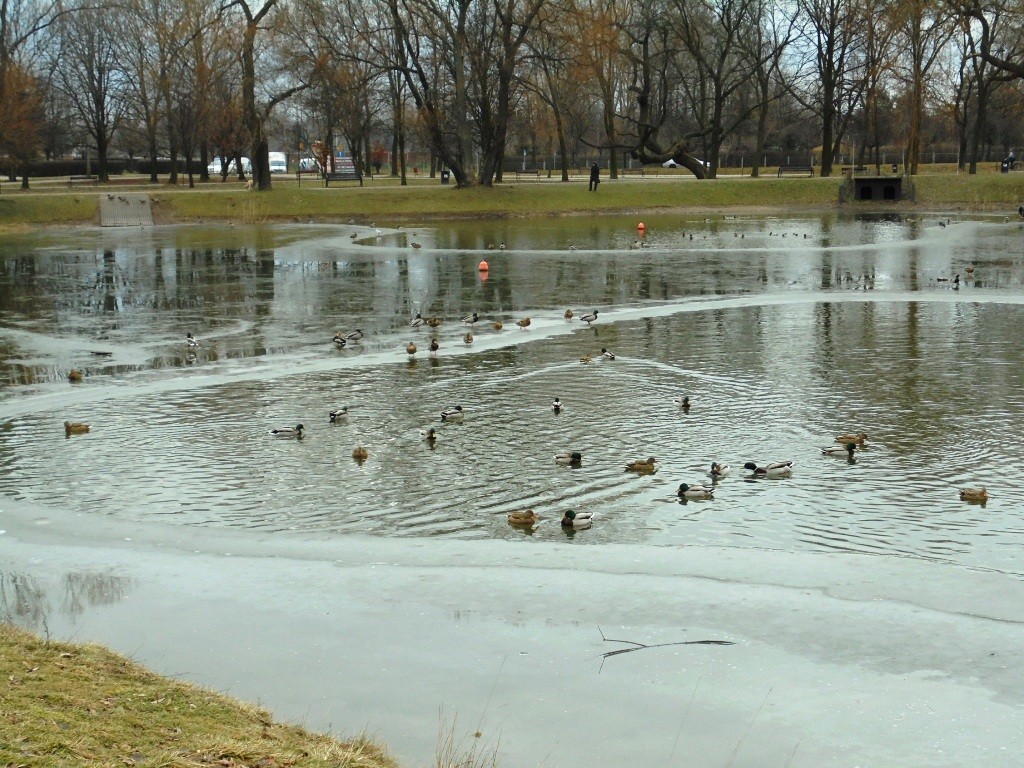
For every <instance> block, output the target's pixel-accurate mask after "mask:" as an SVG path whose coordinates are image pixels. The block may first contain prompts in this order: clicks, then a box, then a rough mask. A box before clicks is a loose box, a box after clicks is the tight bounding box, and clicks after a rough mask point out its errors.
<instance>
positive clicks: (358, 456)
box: [352, 445, 370, 461]
mask: <svg viewBox="0 0 1024 768" xmlns="http://www.w3.org/2000/svg"><path fill="white" fill-rule="evenodd" d="M369 457H370V452H369V451H368V450H366V449H365V448H364V447H363V446H361V445H357V446H356V447H355V448H353V449H352V458H353V459H355V460H356V461H366V460H367V459H368V458H369Z"/></svg>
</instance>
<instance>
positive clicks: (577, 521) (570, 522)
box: [562, 509, 594, 528]
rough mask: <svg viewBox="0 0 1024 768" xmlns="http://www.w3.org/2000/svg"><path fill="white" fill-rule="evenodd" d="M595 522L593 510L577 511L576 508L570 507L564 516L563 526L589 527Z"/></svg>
mask: <svg viewBox="0 0 1024 768" xmlns="http://www.w3.org/2000/svg"><path fill="white" fill-rule="evenodd" d="M593 524H594V513H593V512H577V511H576V510H574V509H570V510H569V511H568V512H566V513H565V514H564V515H563V516H562V527H563V528H589V527H590V526H591V525H593Z"/></svg>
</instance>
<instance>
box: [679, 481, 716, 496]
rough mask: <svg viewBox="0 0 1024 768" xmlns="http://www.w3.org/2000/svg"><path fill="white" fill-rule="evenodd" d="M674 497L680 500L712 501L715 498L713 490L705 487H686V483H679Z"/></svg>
mask: <svg viewBox="0 0 1024 768" xmlns="http://www.w3.org/2000/svg"><path fill="white" fill-rule="evenodd" d="M676 495H677V496H678V497H679V498H680V499H713V498H715V489H714V488H709V487H708V486H706V485H688V484H687V483H680V484H679V490H678V491H676Z"/></svg>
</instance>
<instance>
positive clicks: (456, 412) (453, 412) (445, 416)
mask: <svg viewBox="0 0 1024 768" xmlns="http://www.w3.org/2000/svg"><path fill="white" fill-rule="evenodd" d="M465 415H466V414H465V413H464V412H463V410H462V406H461V405H456V406H455V407H454V408H445V409H444V410H443V411H441V421H458V420H459V419H461V418H463V417H464V416H465Z"/></svg>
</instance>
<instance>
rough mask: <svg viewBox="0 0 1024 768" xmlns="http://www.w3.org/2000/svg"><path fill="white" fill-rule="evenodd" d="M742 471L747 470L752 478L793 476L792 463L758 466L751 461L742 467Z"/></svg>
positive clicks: (777, 462)
mask: <svg viewBox="0 0 1024 768" xmlns="http://www.w3.org/2000/svg"><path fill="white" fill-rule="evenodd" d="M743 468H744V469H749V470H750V472H751V473H752V474H753V475H754V477H772V478H776V477H789V476H790V475H792V474H793V462H792V461H774V462H772V463H771V464H764V465H758V464H755V463H754V462H753V461H748V462H747V463H746V464H744V465H743Z"/></svg>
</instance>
